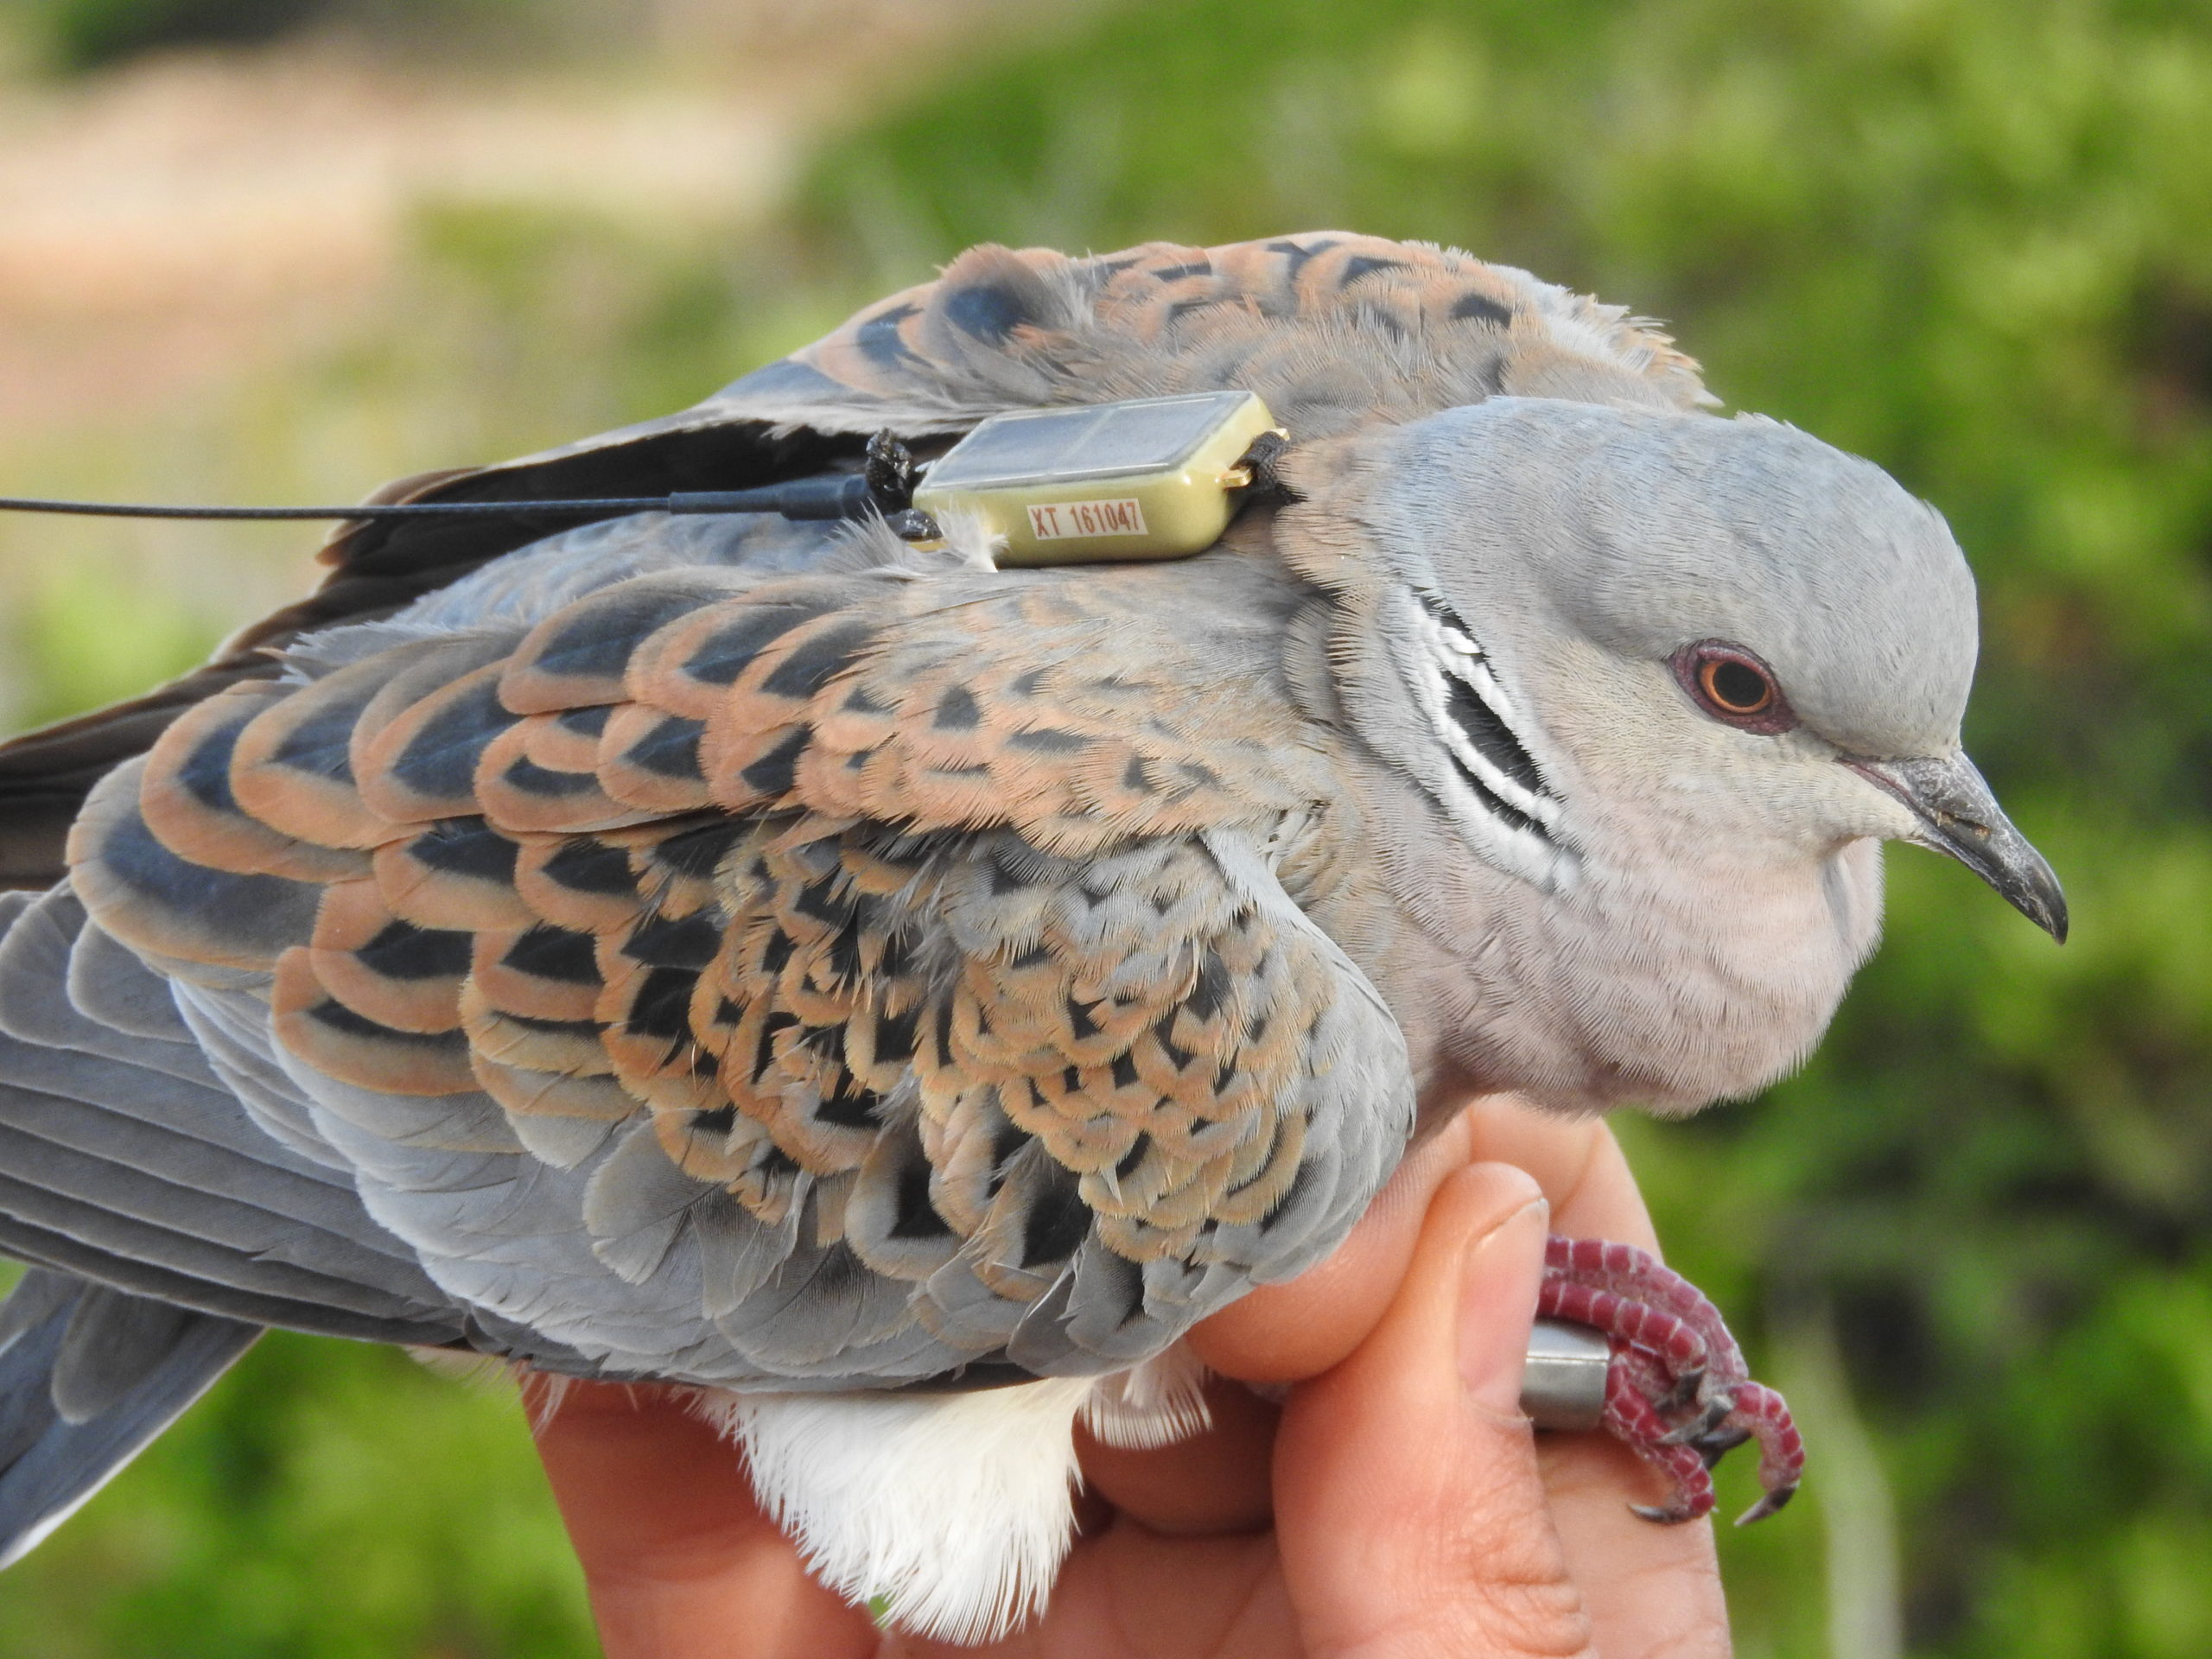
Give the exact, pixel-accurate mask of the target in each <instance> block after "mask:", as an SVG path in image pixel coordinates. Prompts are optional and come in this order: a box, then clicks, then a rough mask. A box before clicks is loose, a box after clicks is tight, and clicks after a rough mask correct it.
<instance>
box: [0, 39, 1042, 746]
mask: <svg viewBox="0 0 2212 1659" xmlns="http://www.w3.org/2000/svg"><path fill="white" fill-rule="evenodd" d="M1083 9H1084V7H1083V5H1082V3H1081V0H796V3H791V0H786V3H772V0H771V3H763V0H738V3H710V0H621V3H616V4H610V5H606V6H602V7H600V8H598V9H596V13H595V15H594V17H593V20H592V22H591V23H590V25H589V26H588V28H587V29H581V30H572V31H570V33H569V35H566V36H561V35H556V36H555V37H554V38H551V39H550V40H547V39H542V38H532V39H531V40H530V41H527V42H522V41H518V43H517V45H516V48H515V49H514V50H513V51H512V53H505V52H502V50H501V49H500V46H499V41H497V39H496V38H494V39H493V40H492V41H489V42H487V41H486V40H485V39H484V38H483V37H482V35H481V32H480V31H479V32H478V33H477V34H475V35H472V36H470V37H469V39H468V40H467V49H466V50H465V51H461V52H458V53H457V54H456V56H455V60H453V61H450V62H442V61H440V60H439V59H438V54H437V53H436V52H435V47H434V46H433V48H432V49H430V50H429V51H425V50H424V49H423V42H422V41H419V40H416V41H413V42H411V45H412V48H413V49H412V50H410V51H408V52H405V53H397V54H396V53H393V52H391V51H388V50H384V49H381V48H380V43H379V42H378V41H374V40H368V39H364V38H362V37H361V36H360V35H359V34H346V33H342V32H338V31H327V32H324V33H321V34H311V35H307V36H305V37H302V38H299V39H296V40H291V41H282V42H279V43H277V44H273V45H268V46H264V47H261V48H254V49H249V50H238V49H229V50H220V49H208V48H201V49H195V50H177V51H172V52H168V53H165V54H156V55H153V56H150V57H148V58H145V59H142V60H133V61H130V62H126V63H124V64H123V65H121V66H119V67H115V68H112V69H108V70H105V71H101V72H99V73H94V74H92V75H91V76H89V77H83V78H76V79H55V78H51V77H40V76H35V75H34V74H33V73H31V72H30V68H29V65H28V64H26V63H25V62H23V61H22V59H23V57H24V54H23V52H22V49H21V43H20V42H19V41H17V42H13V43H12V44H13V46H14V48H15V49H14V50H13V51H12V52H11V51H9V50H8V49H7V48H8V47H9V46H10V42H9V41H8V39H7V36H6V35H4V33H0V66H5V67H0V493H8V494H24V495H35V494H47V495H60V494H79V495H86V496H96V497H103V498H105V499H173V500H182V501H238V502H250V501H281V500H307V499H310V498H312V499H318V500H321V499H328V500H333V501H346V500H351V499H356V498H358V497H359V495H361V494H362V493H365V492H366V491H367V490H368V489H370V488H371V487H372V486H375V485H376V484H377V483H378V482H380V481H381V480H385V479H386V478H388V477H393V476H397V475H398V474H404V473H409V472H413V471H417V470H421V469H423V468H425V467H433V466H449V465H454V464H456V463H461V462H467V461H482V460H490V459H494V458H496V457H498V456H499V455H501V454H511V453H514V452H515V451H517V450H518V449H525V448H531V447H535V446H536V445H537V444H540V443H544V442H556V441H559V440H562V439H564V438H566V437H569V436H573V435H581V434H582V433H583V432H585V431H588V430H590V429H594V428H595V427H600V426H604V425H607V424H612V423H615V422H617V421H620V420H623V419H629V418H635V417H637V416H641V415H645V414H651V413H657V412H659V410H660V409H661V408H662V407H673V406H678V405H680V404H682V403H684V402H687V401H689V400H690V398H692V397H697V396H700V395H702V394H704V393H705V392H707V391H710V390H712V389H713V388H714V387H715V385H720V384H721V383H722V382H724V381H726V380H728V379H730V378H734V376H735V375H736V374H738V373H739V372H742V371H743V370H744V369H746V368H747V367H749V366H752V364H753V361H754V360H756V359H754V358H749V357H744V358H741V357H740V356H737V355H731V356H728V357H720V356H714V355H711V354H710V353H709V352H702V353H699V355H698V360H696V364H694V365H681V364H671V365H670V366H669V372H667V373H666V374H665V375H664V376H663V377H661V378H659V379H658V381H657V382H656V383H655V384H652V385H632V386H626V387H613V386H608V385H594V384H592V381H593V378H594V370H595V369H596V368H597V367H598V366H599V363H598V359H597V355H596V353H597V352H598V350H599V349H600V348H601V347H602V346H606V345H607V344H608V339H607V330H609V329H610V328H613V329H619V328H620V327H624V326H626V325H627V324H628V323H630V322H633V321H635V320H636V314H637V312H638V311H639V309H640V308H644V309H647V310H649V309H651V308H652V306H654V305H655V304H657V303H659V302H662V301H663V299H664V295H663V293H662V292H661V291H660V290H663V289H667V288H669V287H670V286H671V285H673V286H674V287H676V288H678V289H680V288H682V287H683V285H684V284H685V283H691V284H693V285H694V286H696V284H697V283H700V282H702V281H705V282H709V283H713V282H715V281H727V280H728V279H729V277H730V273H731V271H732V270H734V268H735V267H741V266H744V265H745V264H746V260H747V250H746V247H745V242H746V238H747V233H748V232H750V231H752V230H753V229H754V228H755V227H757V226H760V225H761V224H762V222H763V221H764V220H765V219H768V218H769V217H770V216H771V215H772V213H773V212H774V210H775V208H776V207H777V206H778V204H779V201H780V200H781V198H782V195H783V193H784V191H785V188H786V187H787V185H788V184H789V182H790V181H791V178H792V177H793V175H794V171H795V168H797V167H798V165H799V164H800V162H801V159H802V158H803V156H804V155H805V153H806V152H807V149H808V148H809V146H810V144H812V143H815V142H817V141H818V140H819V139H821V138H822V137H825V136H828V135H829V134H832V133H834V132H836V131H837V130H841V129H842V128H844V127H847V126H849V125H851V124H855V123H857V122H860V121H864V120H865V119H867V118H868V117H869V116H870V115H871V114H872V113H874V112H875V111H878V110H880V109H881V108H882V107H884V106H885V105H887V104H890V103H894V102H896V101H898V100H899V99H900V98H902V97H904V96H906V95H907V94H909V93H911V92H912V90H913V89H914V88H915V87H916V86H920V85H923V84H925V83H926V82H927V80H928V79H929V78H930V77H931V75H932V74H933V73H936V72H938V70H940V69H941V68H943V67H945V66H947V65H950V64H954V63H957V62H960V61H963V60H965V59H967V58H968V57H969V56H970V55H972V54H975V53H976V52H977V51H979V50H981V49H983V48H986V47H996V46H1000V45H1003V44H1004V43H1006V42H1007V41H1009V40H1020V39H1022V38H1025V37H1028V36H1033V35H1035V34H1037V33H1038V32H1039V31H1040V30H1042V29H1048V28H1050V27H1052V26H1053V25H1054V24H1055V23H1057V22H1060V21H1062V20H1064V19H1065V18H1068V17H1070V16H1073V15H1075V14H1077V12H1079V11H1080V10H1083ZM7 27H8V24H7V20H6V18H5V15H4V12H3V11H0V31H4V30H5V29H7ZM10 57H12V58H13V60H14V62H13V63H12V64H11V65H10V64H9V62H8V60H9V59H10ZM515 238H526V239H528V240H530V241H534V242H537V243H541V244H543V252H544V254H545V256H546V257H543V258H542V259H538V260H536V261H532V260H531V259H528V258H525V259H524V260H521V261H517V260H515V259H514V258H512V255H513V254H514V253H515V251H516V250H515V248H514V246H513V242H514V239H515ZM518 263H519V264H525V265H528V264H536V265H537V266H538V267H539V270H538V273H537V276H536V277H532V278H531V279H528V281H527V282H526V283H524V286H525V287H526V289H527V291H526V292H517V291H515V282H516V279H515V277H513V275H512V269H511V268H512V266H513V265H515V264H518ZM748 274H750V273H749V272H748ZM915 274H916V275H919V274H923V273H920V272H917V273H915ZM755 285H756V286H758V287H760V289H761V290H762V293H761V296H760V301H759V302H758V303H756V304H754V305H753V306H751V307H749V308H747V315H748V316H749V317H751V318H753V319H754V320H755V321H756V323H757V326H756V327H752V328H748V329H747V330H745V331H742V333H743V334H745V335H748V336H749V338H748V337H741V338H739V339H735V340H732V339H729V338H728V337H727V336H724V337H721V338H717V339H715V340H710V341H708V342H705V343H706V344H707V345H708V346H709V347H711V346H726V347H729V348H732V349H733V350H734V351H736V352H743V351H746V350H747V349H750V350H753V351H754V352H757V353H759V354H760V355H762V356H765V355H768V354H772V353H774V352H776V351H779V350H782V349H784V348H785V347H787V346H791V345H794V344H797V343H798V341H799V340H801V339H803V338H804V337H806V336H807V335H808V334H811V333H813V332H815V331H816V330H817V328H818V327H823V326H826V325H827V324H828V323H829V322H832V321H835V320H836V315H838V313H839V309H840V305H841V298H842V296H827V297H826V298H825V296H820V295H817V294H814V293H811V292H807V291H804V285H803V284H794V285H793V287H794V288H795V289H798V290H800V291H795V292H793V293H792V294H791V296H790V297H789V299H788V300H786V299H785V298H784V297H782V296H781V295H780V293H779V291H778V288H777V285H776V283H774V282H773V281H772V279H771V280H766V281H760V280H759V279H758V278H757V277H756V278H755ZM492 336H499V338H496V339H494V338H492ZM564 344H569V345H573V346H575V350H574V351H572V352H571V351H566V350H564ZM687 366H689V367H690V371H691V372H689V373H688V374H687V373H686V372H685V369H686V367H687ZM654 397H659V398H660V399H661V400H662V401H660V402H658V403H656V402H652V401H651V400H652V399H653V398H654ZM314 541H315V534H314V532H313V531H311V530H306V529H303V528H302V527H300V526H292V527H289V528H258V527H251V528H250V527H240V526H231V527H226V528H221V529H209V528H204V527H197V526H181V525H162V524H122V523H113V522H111V523H105V524H91V523H85V522H81V521H59V520H52V519H24V518H0V728H15V727H18V726H21V725H22V724H24V723H27V722H28V721H31V720H34V719H42V718H47V717H50V716H53V715H57V714H60V713H62V712H66V711H67V709H70V708H72V707H75V706H81V705H83V704H86V703H89V702H97V701H99V700H102V699H104V698H106V697H109V696H116V695H121V694H123V693H124V692H127V691H129V690H132V689H134V685H133V684H132V683H127V681H126V677H127V676H132V675H137V676H141V677H143V666H144V664H147V663H149V662H152V663H156V664H158V666H159V667H160V669H161V670H162V671H169V670H173V669H175V668H179V667H181V666H183V665H184V664H186V663H188V661H190V660H191V659H192V658H194V655H195V654H196V653H197V652H199V651H200V650H201V649H203V648H204V647H205V646H206V645H207V644H208V643H210V642H211V641H212V639H213V638H215V637H216V636H217V635H219V633H220V632H223V631H224V630H226V628H228V627H229V626H232V625H234V624H236V623H237V622H238V621H241V620H245V619H246V618H248V617H249V616H250V615H251V614H253V613H257V612H259V611H262V610H265V609H267V608H269V607H271V606H273V605H274V604H277V603H279V602H281V601H282V600H283V598H285V597H287V596H288V595H289V594H292V593H294V592H296V591H297V590H298V589H300V588H302V587H303V586H304V585H306V583H308V582H309V581H310V580H311V579H312V568H311V566H310V565H309V564H308V563H307V562H306V560H305V558H304V553H305V552H306V551H307V550H310V549H311V548H312V546H313V545H314ZM118 588H126V589H128V590H130V592H131V593H132V594H133V599H134V602H133V604H132V606H131V607H130V610H129V612H128V613H125V614H118V613H117V612H115V611H114V610H113V609H112V608H111V607H110V606H109V604H108V603H107V600H108V597H109V596H110V595H111V594H113V593H115V592H116V591H117V590H118ZM149 600H150V602H148V601H149ZM10 622H12V623H13V625H14V626H8V624H9V623H10ZM94 627H97V628H99V629H102V630H124V631H128V632H131V633H132V635H133V637H132V638H131V639H127V640H124V641H122V642H121V643H122V645H124V649H120V650H114V651H100V652H82V651H77V650H74V649H73V648H72V647H73V644H74V643H75V642H78V641H80V640H81V639H83V637H84V635H85V633H86V630H87V629H90V628H94ZM110 663H111V664H114V665H115V666H114V668H113V670H112V671H106V670H104V669H103V667H102V666H101V665H102V664H110Z"/></svg>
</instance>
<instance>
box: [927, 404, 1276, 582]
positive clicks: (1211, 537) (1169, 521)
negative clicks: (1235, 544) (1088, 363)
mask: <svg viewBox="0 0 2212 1659" xmlns="http://www.w3.org/2000/svg"><path fill="white" fill-rule="evenodd" d="M1268 432H1279V429H1278V428H1277V427H1276V426H1275V422H1274V416H1272V415H1270V414H1268V406H1267V405H1266V404H1263V403H1262V402H1261V401H1260V400H1259V399H1258V398H1257V397H1255V396H1253V395H1252V393H1250V392H1249V391H1203V392H1195V393H1192V394H1191V395H1189V396H1186V397H1141V398H1137V399H1135V400H1134V401H1132V402H1129V403H1122V404H1087V405H1084V407H1081V408H1077V409H1042V410H1022V411H1020V412H1019V413H1015V414H1009V415H994V416H991V417H990V419H988V420H987V421H985V422H983V423H982V424H981V425H980V426H978V427H976V429H975V430H974V431H972V432H970V433H969V435H967V436H966V437H964V438H963V439H962V440H961V441H960V442H958V443H957V444H956V445H954V446H953V447H952V448H950V449H949V450H947V451H946V452H945V454H944V455H943V456H941V457H940V458H939V459H938V461H937V462H936V464H935V465H933V466H931V467H930V469H929V471H928V473H927V474H926V475H925V477H924V479H923V480H922V482H921V483H920V484H919V485H918V486H916V488H915V490H914V505H915V506H917V507H918V508H919V509H920V510H921V511H923V512H926V513H929V514H931V516H932V517H936V518H942V517H943V516H944V514H945V513H947V512H970V513H975V514H977V515H979V516H981V517H982V518H983V519H984V520H985V521H986V522H987V523H988V524H989V526H990V528H991V530H992V531H993V532H994V533H995V534H997V535H1001V536H1003V537H1006V548H1005V550H1004V551H1003V552H1001V554H1000V555H999V563H1001V564H1080V563H1087V562H1089V561H1090V560H1094V559H1179V558H1182V557H1184V556H1185V555H1187V554H1192V553H1197V552H1199V551H1201V550H1204V549H1205V548H1209V547H1211V546H1212V545H1213V544H1214V543H1215V542H1217V541H1218V540H1219V539H1220V537H1221V532H1222V531H1224V530H1226V529H1228V528H1229V521H1230V518H1232V517H1234V516H1235V514H1236V492H1237V491H1238V490H1241V489H1243V488H1244V487H1245V486H1247V485H1249V483H1251V481H1252V479H1251V474H1250V472H1249V469H1245V468H1240V467H1238V466H1237V461H1239V459H1241V458H1242V457H1243V454H1244V453H1245V452H1246V451H1247V450H1249V448H1251V447H1252V444H1253V442H1254V440H1255V439H1256V438H1258V437H1259V436H1260V435H1262V433H1268Z"/></svg>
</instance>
